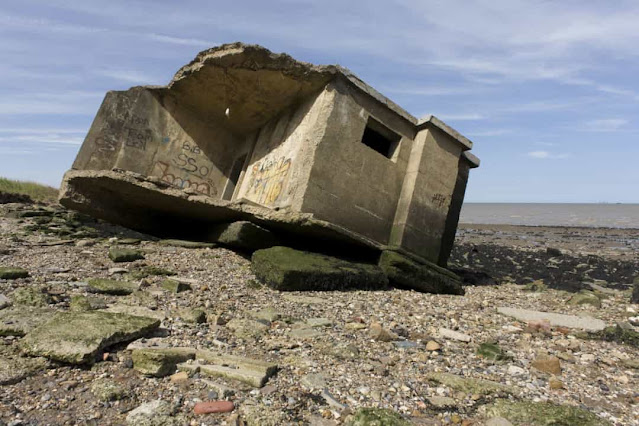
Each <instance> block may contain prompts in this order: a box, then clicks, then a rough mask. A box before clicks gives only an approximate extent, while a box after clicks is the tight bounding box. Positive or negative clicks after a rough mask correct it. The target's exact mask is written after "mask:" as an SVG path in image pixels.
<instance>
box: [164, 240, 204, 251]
mask: <svg viewBox="0 0 639 426" xmlns="http://www.w3.org/2000/svg"><path fill="white" fill-rule="evenodd" d="M158 244H160V245H162V246H171V247H181V248H187V249H199V248H214V247H215V244H213V243H202V242H199V241H187V240H172V239H168V240H160V241H158Z"/></svg>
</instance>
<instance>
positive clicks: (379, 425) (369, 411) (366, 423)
mask: <svg viewBox="0 0 639 426" xmlns="http://www.w3.org/2000/svg"><path fill="white" fill-rule="evenodd" d="M411 424H412V423H411V422H409V421H408V420H405V419H404V418H403V417H402V416H401V415H400V414H399V413H397V412H395V411H393V410H388V409H384V408H360V409H358V410H357V411H356V412H355V413H354V414H353V415H352V417H351V418H350V419H349V420H348V421H347V422H346V425H347V426H410V425H411Z"/></svg>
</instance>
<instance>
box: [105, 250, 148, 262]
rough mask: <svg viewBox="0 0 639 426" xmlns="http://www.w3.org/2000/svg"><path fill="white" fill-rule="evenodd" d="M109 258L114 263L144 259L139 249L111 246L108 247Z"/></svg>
mask: <svg viewBox="0 0 639 426" xmlns="http://www.w3.org/2000/svg"><path fill="white" fill-rule="evenodd" d="M109 259H111V260H112V261H114V262H116V263H121V262H133V261H135V260H140V259H144V254H142V252H141V251H140V250H133V249H127V248H119V247H112V248H110V249H109Z"/></svg>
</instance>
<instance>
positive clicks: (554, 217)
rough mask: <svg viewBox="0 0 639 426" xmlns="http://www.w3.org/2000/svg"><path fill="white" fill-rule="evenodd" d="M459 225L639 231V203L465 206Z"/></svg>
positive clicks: (467, 204)
mask: <svg viewBox="0 0 639 426" xmlns="http://www.w3.org/2000/svg"><path fill="white" fill-rule="evenodd" d="M459 222H460V223H470V224H490V225H528V226H585V227H602V228H636V229H639V204H568V203H566V204H560V203H552V204H545V203H464V205H463V206H462V211H461V216H460V218H459Z"/></svg>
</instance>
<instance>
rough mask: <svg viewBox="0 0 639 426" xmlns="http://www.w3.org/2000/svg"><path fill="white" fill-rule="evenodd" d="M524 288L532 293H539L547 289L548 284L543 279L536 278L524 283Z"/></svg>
mask: <svg viewBox="0 0 639 426" xmlns="http://www.w3.org/2000/svg"><path fill="white" fill-rule="evenodd" d="M524 290H526V291H530V292H533V293H540V292H542V291H546V290H548V285H546V283H545V282H544V280H536V281H533V282H531V283H528V284H526V286H525V287H524Z"/></svg>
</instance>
